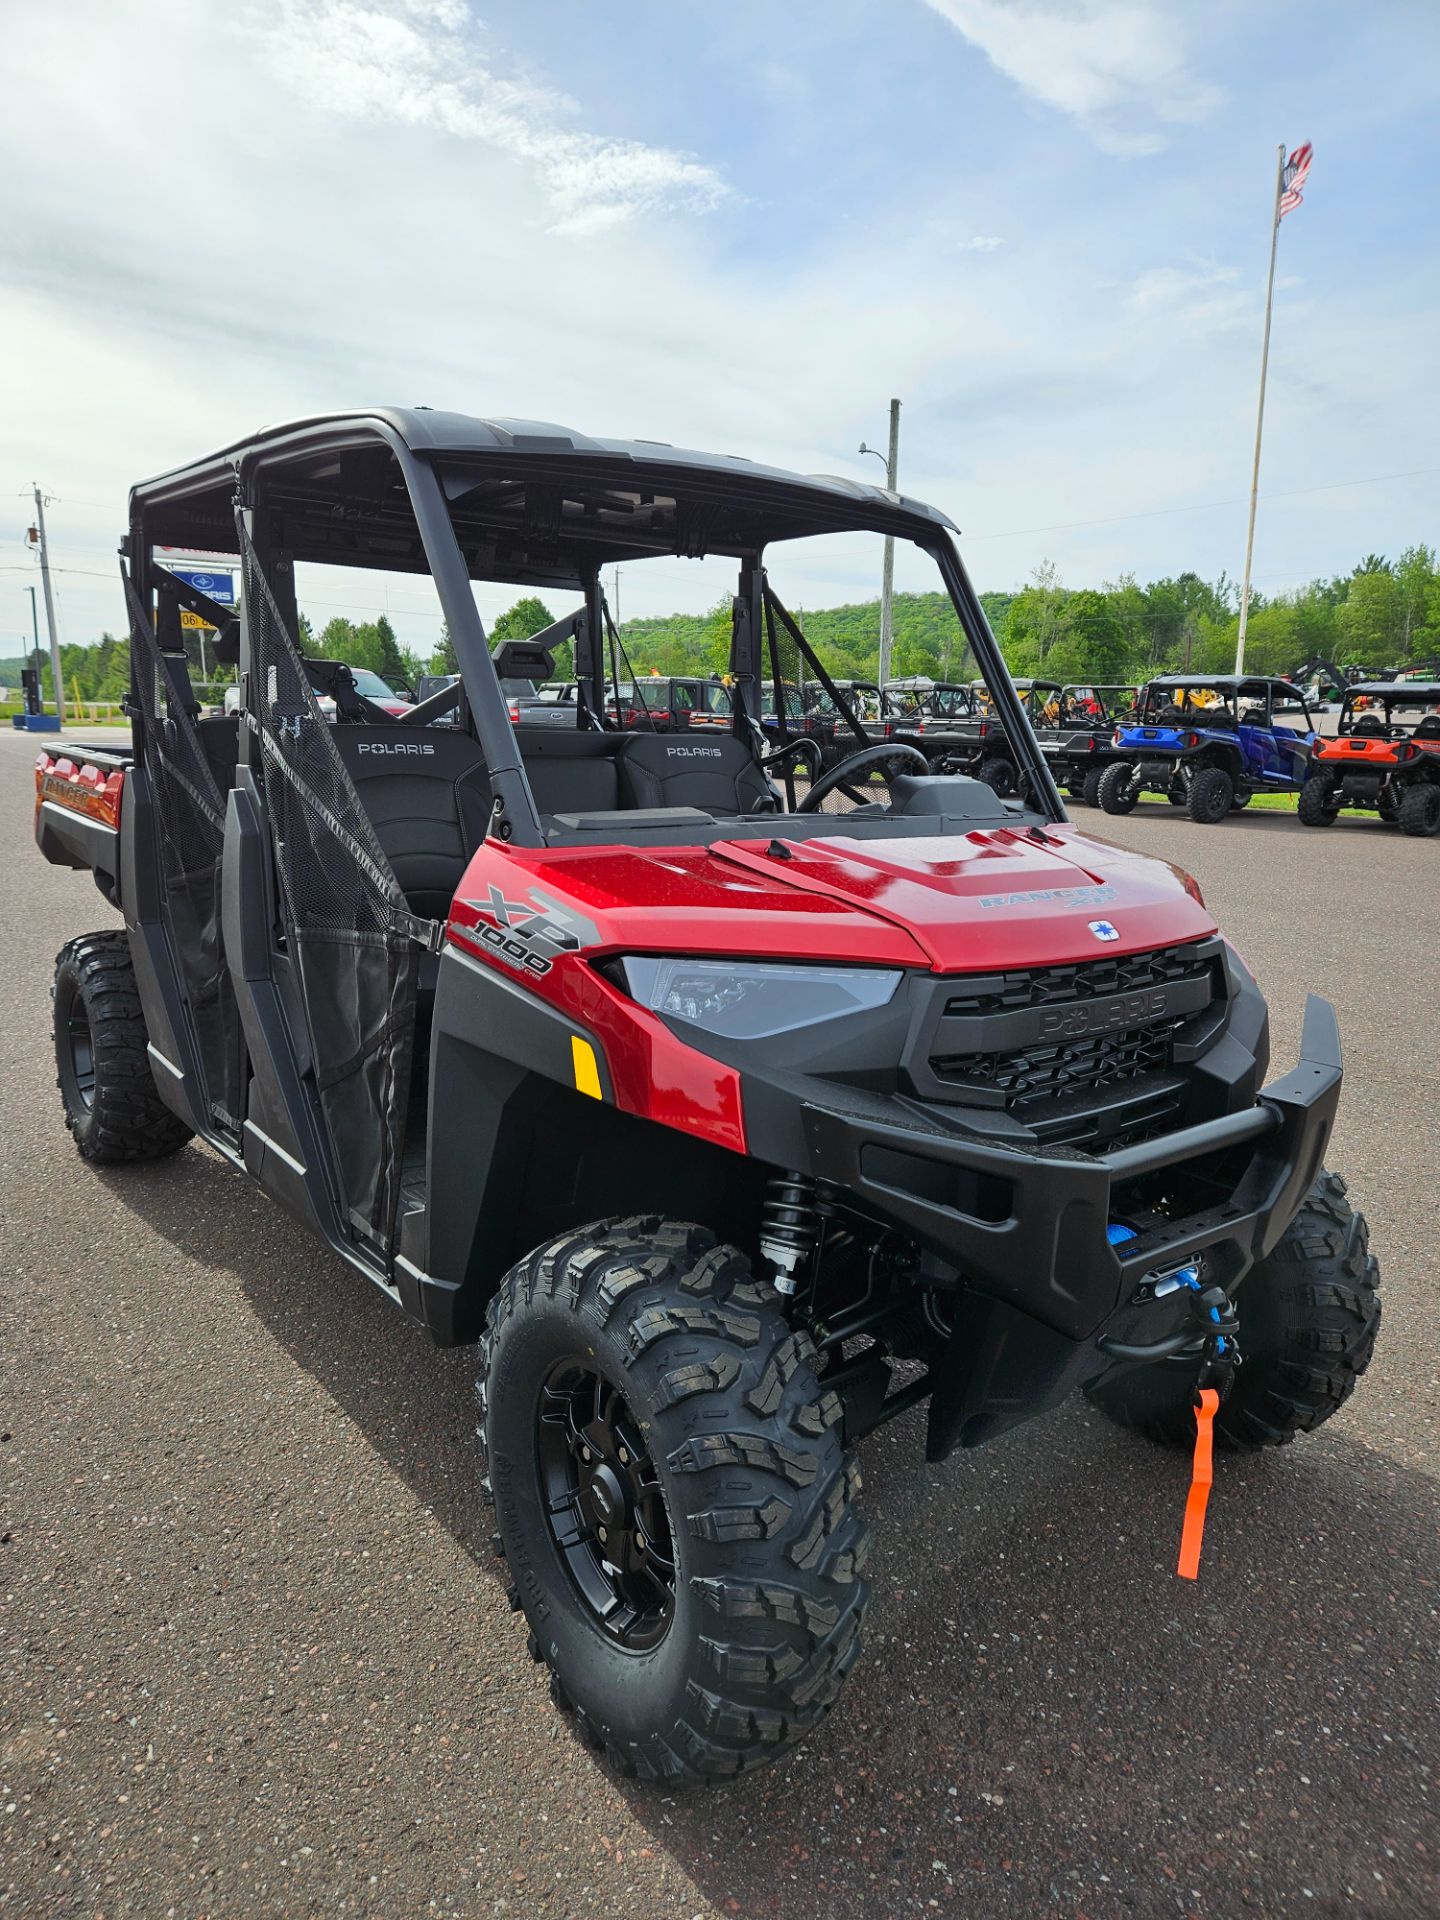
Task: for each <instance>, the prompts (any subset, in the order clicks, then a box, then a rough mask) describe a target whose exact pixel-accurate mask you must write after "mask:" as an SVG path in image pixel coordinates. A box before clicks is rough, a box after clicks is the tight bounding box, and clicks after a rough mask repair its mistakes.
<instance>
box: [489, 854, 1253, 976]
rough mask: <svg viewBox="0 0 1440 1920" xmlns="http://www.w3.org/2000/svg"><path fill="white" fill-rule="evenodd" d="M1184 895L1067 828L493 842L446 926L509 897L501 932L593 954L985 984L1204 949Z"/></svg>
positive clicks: (1196, 908) (1200, 922)
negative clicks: (560, 939) (1177, 949)
mask: <svg viewBox="0 0 1440 1920" xmlns="http://www.w3.org/2000/svg"><path fill="white" fill-rule="evenodd" d="M517 870H518V871H517ZM522 872H523V873H524V874H525V876H526V878H527V880H528V882H529V884H528V885H527V886H524V887H520V886H519V882H520V878H521V873H522ZM497 883H499V884H497ZM1191 887H1193V882H1192V883H1190V885H1189V886H1187V884H1186V882H1185V880H1184V878H1183V876H1182V875H1181V874H1180V873H1179V872H1178V870H1177V869H1175V868H1174V867H1171V866H1170V865H1168V863H1166V862H1165V861H1163V860H1154V859H1150V858H1147V857H1146V856H1144V855H1141V854H1134V853H1130V852H1127V851H1126V850H1125V849H1124V848H1121V847H1115V846H1111V845H1109V844H1107V843H1106V842H1104V841H1101V840H1097V839H1092V838H1091V837H1090V836H1089V835H1087V834H1083V833H1080V832H1077V831H1076V829H1074V828H1073V827H1068V826H1066V827H1054V828H1047V829H1045V830H1044V831H1043V832H1041V831H1038V830H1037V831H1035V832H1018V831H1011V830H1010V829H1008V828H1001V829H998V830H994V831H983V832H982V831H977V832H972V833H965V834H957V835H953V836H947V837H944V838H936V837H931V836H925V837H921V836H915V837H913V838H909V837H905V838H898V837H897V838H895V839H885V840H878V839H876V840H861V839H858V838H856V839H852V838H849V837H845V838H842V839H828V838H827V839H824V840H820V839H815V840H786V841H783V842H781V841H774V840H769V839H764V840H761V839H752V838H749V837H747V838H745V839H743V840H738V839H737V840H725V841H717V842H714V843H712V844H711V845H709V846H708V847H665V848H660V847H657V848H655V849H654V850H653V851H652V850H650V849H644V850H641V849H639V848H635V847H609V848H593V849H592V848H586V849H583V850H581V849H570V848H566V849H560V848H553V849H543V850H536V851H533V852H532V851H530V850H528V849H527V850H525V851H523V852H522V851H521V850H519V849H510V850H508V851H507V853H506V854H505V855H504V856H503V860H500V861H498V862H497V859H496V855H495V853H494V852H493V850H492V849H491V848H490V847H489V846H488V845H487V846H485V847H482V848H481V849H480V851H479V852H478V853H477V855H476V856H475V859H474V861H473V862H472V865H471V868H470V871H469V873H468V874H467V875H466V879H465V882H464V883H463V884H462V886H461V889H460V895H459V897H458V898H457V900H456V902H455V905H454V908H453V909H452V923H453V924H454V926H455V927H456V929H457V930H458V931H461V932H464V931H465V930H466V929H467V926H468V925H469V924H470V923H472V922H473V921H474V920H475V919H477V918H493V917H494V909H493V908H492V907H491V906H490V905H489V904H488V900H489V898H491V897H493V895H491V892H490V890H491V889H492V888H493V890H494V893H500V892H501V890H502V888H503V892H504V894H506V895H509V896H510V897H509V898H508V900H506V902H505V912H506V918H507V925H513V924H514V923H515V922H516V921H517V920H520V919H525V918H526V917H528V916H538V917H539V919H540V920H544V919H545V918H546V917H547V916H548V917H550V918H552V919H553V917H554V916H556V915H557V914H558V915H560V916H563V917H564V918H565V920H566V921H567V923H568V924H570V925H572V927H573V929H574V931H575V933H576V934H577V936H578V939H579V943H580V945H581V947H582V948H584V949H588V950H590V951H592V952H593V951H595V950H597V949H598V950H602V951H604V950H609V951H611V952H622V953H626V952H628V953H674V954H733V955H736V956H737V957H738V956H741V955H745V956H748V957H751V958H771V959H791V958H794V959H808V960H835V961H849V962H852V963H859V964H867V963H868V964H870V965H880V966H909V967H928V968H930V969H932V970H934V971H937V972H944V973H959V972H989V971H991V970H994V969H1004V968H1019V967H1037V966H1053V965H1057V964H1060V963H1063V962H1065V961H1072V960H1080V959H1088V958H1098V957H1099V955H1100V954H1102V953H1105V952H1109V953H1112V954H1121V953H1141V952H1146V951H1149V950H1152V949H1154V948H1156V947H1165V946H1173V945H1176V944H1178V943H1180V942H1182V941H1186V940H1200V939H1203V938H1205V937H1206V936H1207V935H1209V934H1213V933H1214V932H1215V923H1214V921H1213V920H1212V918H1211V917H1210V915H1209V913H1208V912H1207V911H1206V910H1205V908H1204V907H1203V906H1202V905H1201V904H1200V901H1199V899H1198V897H1197V895H1196V893H1194V892H1192V891H1191ZM517 890H518V897H517ZM537 925H538V922H537Z"/></svg>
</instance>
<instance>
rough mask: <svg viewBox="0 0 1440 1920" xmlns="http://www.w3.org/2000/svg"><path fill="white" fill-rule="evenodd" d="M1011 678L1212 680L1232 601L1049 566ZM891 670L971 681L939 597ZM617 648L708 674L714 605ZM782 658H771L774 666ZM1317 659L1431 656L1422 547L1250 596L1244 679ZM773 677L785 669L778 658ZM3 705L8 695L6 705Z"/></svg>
mask: <svg viewBox="0 0 1440 1920" xmlns="http://www.w3.org/2000/svg"><path fill="white" fill-rule="evenodd" d="M981 601H982V604H983V605H984V608H985V612H986V616H987V618H988V619H989V621H990V624H991V626H992V627H993V629H994V630H995V634H996V637H997V638H998V640H999V642H1000V645H1001V648H1002V650H1003V652H1004V654H1005V658H1006V660H1007V662H1008V663H1009V666H1010V669H1011V671H1012V672H1013V673H1015V674H1017V675H1022V676H1023V675H1029V676H1038V677H1040V678H1044V679H1050V680H1058V681H1060V682H1062V683H1064V684H1084V683H1089V684H1111V685H1120V684H1125V683H1128V682H1132V681H1142V680H1144V679H1147V678H1148V677H1149V676H1150V675H1152V674H1155V673H1165V672H1175V671H1186V670H1193V671H1194V672H1197V673H1220V672H1226V671H1228V670H1229V669H1230V668H1231V667H1232V666H1233V664H1234V659H1235V640H1236V632H1237V628H1238V625H1239V593H1238V590H1237V587H1236V584H1235V582H1234V581H1232V580H1230V579H1229V578H1228V577H1227V576H1226V575H1225V574H1221V576H1220V578H1219V579H1218V580H1214V581H1206V580H1202V579H1201V578H1200V576H1199V575H1198V574H1195V573H1182V574H1178V575H1176V576H1175V577H1173V578H1166V579H1162V580H1152V581H1151V582H1150V583H1149V584H1148V585H1147V586H1141V585H1140V584H1139V583H1138V582H1137V581H1136V579H1135V578H1134V576H1133V575H1130V574H1125V575H1122V576H1121V577H1120V579H1118V580H1114V581H1107V582H1106V583H1105V584H1104V585H1103V586H1101V587H1078V588H1071V587H1067V586H1066V585H1065V584H1064V583H1063V581H1062V580H1061V579H1060V576H1059V574H1058V572H1057V571H1056V569H1055V568H1054V567H1053V566H1051V565H1049V564H1048V563H1047V564H1046V565H1044V566H1041V567H1039V568H1037V569H1036V571H1035V573H1034V575H1033V576H1032V578H1031V579H1030V580H1029V581H1028V582H1027V583H1026V585H1025V586H1023V587H1021V588H1019V589H1018V590H1016V591H1015V592H1012V593H986V594H982V595H981ZM793 611H794V612H795V614H796V617H797V618H798V619H799V621H800V624H801V626H802V627H803V629H804V632H805V634H806V637H807V639H808V640H809V641H810V643H811V645H812V647H813V648H814V650H815V651H816V653H818V655H819V656H820V659H821V660H822V661H823V663H824V665H825V667H826V670H827V671H828V672H829V673H831V674H832V675H833V676H834V677H835V678H837V679H855V680H865V679H873V678H874V676H875V672H876V668H877V664H878V655H879V625H880V622H879V604H878V600H866V601H859V602H854V603H852V604H849V605H845V606H837V607H816V608H805V609H794V610H793ZM552 618H553V616H552V614H551V612H550V610H549V608H548V607H547V606H546V605H545V603H544V601H542V600H540V599H539V598H538V597H536V596H535V595H526V596H525V597H524V598H522V599H520V600H518V601H516V603H515V604H514V605H513V606H511V607H509V608H507V609H506V611H505V612H504V613H503V614H501V616H500V617H499V619H498V620H497V621H496V622H495V623H494V625H493V627H492V628H491V632H490V638H491V641H492V642H493V643H496V644H498V643H499V642H500V641H502V640H505V639H517V638H525V637H527V636H528V635H530V634H532V633H537V632H539V631H540V629H541V628H542V627H546V626H548V625H549V624H550V623H551V620H552ZM300 625H301V634H300V644H301V646H302V648H303V650H304V651H305V652H307V653H313V654H317V655H319V656H320V657H321V658H323V659H330V660H344V661H346V662H347V663H348V664H349V665H351V666H356V667H368V668H369V669H370V670H371V671H372V672H374V673H378V674H379V675H380V676H381V678H382V679H384V680H387V681H389V682H390V683H391V684H392V685H399V684H406V685H410V686H413V685H414V684H415V680H416V678H417V677H418V676H419V675H420V674H421V673H426V672H430V673H453V672H455V671H456V663H455V652H454V648H453V646H452V645H451V642H450V636H449V634H448V632H446V630H445V629H444V628H443V626H442V628H441V630H440V634H439V636H438V639H437V642H436V645H435V648H434V649H433V651H432V652H431V654H430V655H429V656H428V657H427V656H424V655H422V654H420V653H418V652H417V651H416V650H414V649H413V648H410V647H405V646H402V645H401V644H400V642H399V639H398V638H397V636H396V633H395V629H394V628H393V626H392V625H391V624H390V621H389V620H388V619H387V617H386V616H385V615H384V614H383V613H382V614H379V615H377V617H376V618H375V619H374V620H367V621H360V622H355V621H352V620H349V619H346V618H344V617H342V616H336V617H335V618H333V619H331V620H329V621H327V622H326V623H325V625H324V626H322V627H320V628H319V630H318V632H317V631H316V630H315V628H314V626H313V625H312V623H311V621H310V620H309V619H308V618H307V617H306V616H305V615H304V614H303V613H302V615H301V616H300ZM892 633H893V646H892V655H891V658H892V672H893V673H894V674H895V675H896V676H897V677H905V676H909V675H912V674H916V675H925V676H928V677H929V678H931V679H936V680H949V679H968V678H969V677H971V675H972V674H973V672H974V665H973V662H972V661H971V660H970V658H969V653H968V648H967V647H966V644H965V640H964V636H963V635H962V633H961V631H960V626H959V622H958V621H957V619H956V617H955V612H954V609H953V608H952V607H951V605H950V602H949V600H948V598H947V597H946V595H945V594H943V593H940V592H935V593H899V594H896V596H895V601H894V610H893V620H892ZM202 638H203V636H198V635H196V634H195V633H194V632H193V631H192V632H190V633H188V634H187V646H188V648H189V650H190V653H191V666H192V673H193V674H194V677H195V678H196V679H197V680H198V681H203V682H204V683H206V684H208V685H210V686H212V687H213V686H214V685H216V684H218V683H220V682H223V681H224V680H226V679H230V678H233V674H231V673H230V672H229V671H228V670H225V669H219V670H216V668H215V663H214V661H213V657H210V656H208V655H207V657H206V658H204V659H203V660H202V657H201V656H202V645H201V641H202ZM620 641H621V645H622V647H623V649H624V653H625V657H626V659H627V660H628V662H629V664H630V666H631V667H632V668H633V669H634V670H635V671H636V672H638V673H649V672H656V673H663V674H677V673H687V674H688V673H703V674H710V673H720V672H723V671H724V669H725V666H726V662H727V659H728V655H729V644H730V603H729V601H728V599H725V600H722V601H720V602H719V604H718V605H717V606H715V607H713V608H711V609H710V610H709V611H708V612H705V613H695V614H684V613H675V614H669V615H663V616H657V617H649V618H645V619H634V620H627V621H626V622H625V623H624V624H623V626H622V627H621V629H620ZM789 653H790V649H789V648H786V649H785V654H786V656H788V655H789ZM129 654H130V647H129V641H128V639H126V638H117V637H116V636H115V635H114V634H110V633H105V634H102V635H101V637H100V639H99V641H98V642H95V643H93V644H90V645H73V646H66V647H62V649H61V669H62V672H63V674H64V677H65V691H66V694H67V696H69V697H71V698H73V697H75V696H76V695H77V694H78V696H79V698H80V699H81V700H83V701H85V702H91V701H118V700H120V699H121V698H122V697H123V695H124V693H125V691H126V689H127V688H128V686H129V681H130V658H129ZM28 658H29V656H16V657H13V658H11V659H7V660H0V682H4V683H5V684H7V685H8V686H10V687H11V688H12V689H14V688H18V685H19V678H20V669H21V667H22V666H23V665H25V664H27V661H28ZM1312 658H1319V659H1322V660H1327V661H1330V662H1332V663H1333V664H1334V665H1336V666H1337V667H1340V668H1342V669H1343V668H1346V667H1351V666H1356V667H1360V668H1362V669H1368V670H1376V669H1380V668H1385V667H1403V666H1409V665H1417V664H1422V663H1424V662H1427V661H1429V660H1434V659H1437V658H1440V563H1437V558H1436V553H1435V549H1434V548H1432V547H1428V546H1413V547H1407V548H1406V549H1405V550H1404V551H1403V552H1402V553H1401V554H1400V556H1399V557H1398V559H1395V560H1389V559H1387V558H1386V557H1385V556H1384V555H1382V554H1374V553H1371V554H1367V555H1366V556H1365V558H1364V559H1363V560H1361V561H1360V562H1359V564H1358V565H1357V566H1356V567H1354V568H1353V569H1352V571H1351V572H1349V573H1348V574H1336V575H1334V576H1333V577H1332V578H1330V579H1328V580H1312V581H1311V582H1310V583H1309V585H1307V586H1304V587H1299V588H1296V589H1294V590H1292V591H1289V592H1285V593H1278V594H1274V595H1268V596H1267V595H1264V594H1252V596H1251V601H1250V614H1249V620H1248V624H1247V630H1246V644H1245V664H1246V667H1247V669H1249V670H1250V671H1252V672H1255V673H1275V674H1283V673H1286V672H1288V671H1290V670H1291V669H1293V668H1296V667H1298V666H1300V665H1301V663H1302V662H1304V661H1306V660H1309V659H1312ZM41 669H42V681H43V685H44V688H45V693H46V697H47V699H48V698H50V697H52V696H51V693H50V684H49V683H50V662H49V656H48V654H42V660H41ZM572 671H573V663H572V660H571V657H570V649H569V647H568V645H567V646H565V647H563V648H561V649H560V650H559V651H558V653H557V657H556V672H557V675H559V676H561V677H564V676H567V675H569V674H570V673H571V672H572ZM785 671H786V672H787V674H788V673H791V672H792V671H793V665H792V663H791V662H790V660H789V659H788V657H787V658H786V660H785ZM12 697H13V696H12Z"/></svg>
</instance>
